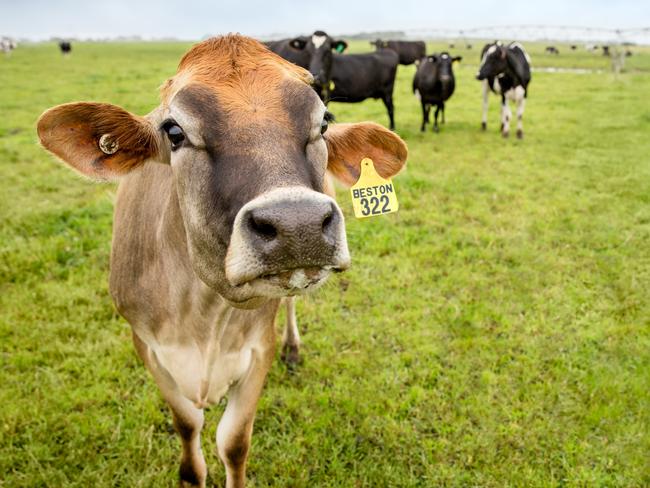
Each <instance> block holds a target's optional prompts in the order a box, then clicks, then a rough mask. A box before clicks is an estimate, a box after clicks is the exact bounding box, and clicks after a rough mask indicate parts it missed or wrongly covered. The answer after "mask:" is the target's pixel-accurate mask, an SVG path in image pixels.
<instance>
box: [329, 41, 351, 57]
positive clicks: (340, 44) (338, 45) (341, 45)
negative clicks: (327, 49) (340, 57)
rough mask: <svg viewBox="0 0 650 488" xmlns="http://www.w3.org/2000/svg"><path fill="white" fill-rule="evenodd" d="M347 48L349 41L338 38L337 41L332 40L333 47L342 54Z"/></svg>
mask: <svg viewBox="0 0 650 488" xmlns="http://www.w3.org/2000/svg"><path fill="white" fill-rule="evenodd" d="M347 48H348V43H347V42H345V41H344V40H343V39H337V40H336V41H333V42H332V49H334V50H335V51H336V52H337V53H339V54H341V53H342V52H343V51H345V50H346V49H347Z"/></svg>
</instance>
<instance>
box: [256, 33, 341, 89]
mask: <svg viewBox="0 0 650 488" xmlns="http://www.w3.org/2000/svg"><path fill="white" fill-rule="evenodd" d="M266 46H267V47H268V48H269V49H270V50H271V51H273V52H274V53H276V54H279V55H280V56H282V57H283V58H284V59H286V60H287V61H291V62H292V63H294V64H297V65H298V66H302V67H303V68H305V69H308V70H309V72H310V73H311V74H312V75H313V77H314V89H315V90H316V92H317V93H318V94H319V95H320V97H321V99H322V100H327V99H328V98H329V97H330V92H331V88H332V87H331V70H332V55H333V52H332V51H335V52H337V53H342V52H343V51H345V49H346V48H347V47H348V44H347V42H345V41H344V40H342V39H333V38H331V37H330V36H328V35H327V34H326V33H325V32H323V31H316V32H314V33H313V34H312V35H311V36H310V37H306V36H300V37H294V38H293V39H282V40H280V41H270V42H267V43H266Z"/></svg>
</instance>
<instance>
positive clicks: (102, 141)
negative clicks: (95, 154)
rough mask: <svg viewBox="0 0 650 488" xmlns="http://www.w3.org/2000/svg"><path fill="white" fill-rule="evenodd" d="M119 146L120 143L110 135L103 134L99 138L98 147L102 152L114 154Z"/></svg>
mask: <svg viewBox="0 0 650 488" xmlns="http://www.w3.org/2000/svg"><path fill="white" fill-rule="evenodd" d="M119 148H120V145H119V144H118V143H117V141H116V140H115V139H113V136H112V135H110V134H104V135H103V136H101V137H100V138H99V149H101V150H102V152H103V153H104V154H115V153H116V152H117V150H118V149H119Z"/></svg>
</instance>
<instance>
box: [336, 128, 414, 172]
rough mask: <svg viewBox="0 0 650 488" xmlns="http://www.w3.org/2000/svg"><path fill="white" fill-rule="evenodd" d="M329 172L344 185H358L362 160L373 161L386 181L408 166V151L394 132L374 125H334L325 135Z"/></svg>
mask: <svg viewBox="0 0 650 488" xmlns="http://www.w3.org/2000/svg"><path fill="white" fill-rule="evenodd" d="M323 137H324V139H325V142H326V144H327V169H328V170H329V171H330V172H331V173H332V174H333V175H334V176H335V177H336V178H337V179H338V180H340V181H341V182H342V183H344V184H346V185H354V184H355V183H356V181H357V180H358V179H359V174H360V173H361V160H362V159H363V158H370V159H372V161H373V163H374V165H375V169H376V170H377V172H378V173H379V175H380V176H382V177H383V178H390V177H392V176H394V175H396V174H397V173H399V171H400V170H401V169H402V168H403V167H404V165H405V164H406V157H407V156H408V149H407V147H406V144H405V143H404V141H403V140H402V139H400V137H399V136H398V135H397V134H395V133H394V132H391V131H389V130H388V129H386V128H384V127H382V126H381V125H379V124H375V123H374V122H361V123H358V124H331V125H330V127H329V129H328V130H327V132H325V134H324V136H323Z"/></svg>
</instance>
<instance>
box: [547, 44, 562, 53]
mask: <svg viewBox="0 0 650 488" xmlns="http://www.w3.org/2000/svg"><path fill="white" fill-rule="evenodd" d="M546 52H547V53H549V54H560V50H559V49H558V48H556V47H555V46H546Z"/></svg>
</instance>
